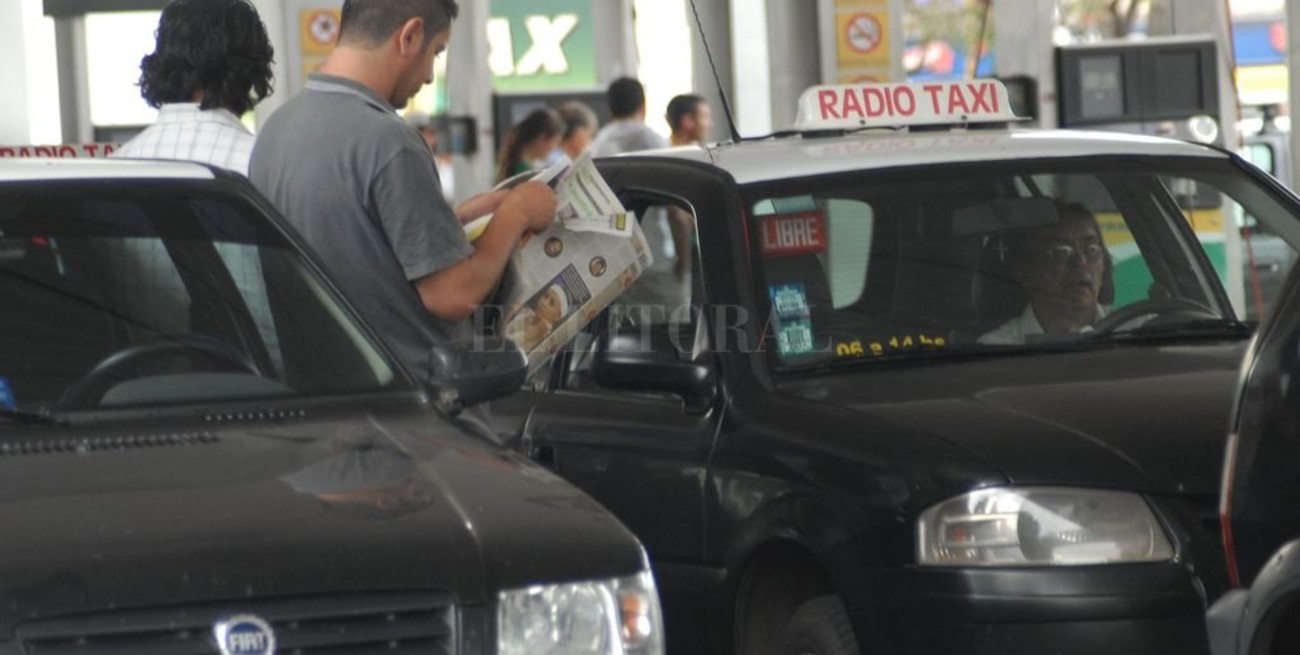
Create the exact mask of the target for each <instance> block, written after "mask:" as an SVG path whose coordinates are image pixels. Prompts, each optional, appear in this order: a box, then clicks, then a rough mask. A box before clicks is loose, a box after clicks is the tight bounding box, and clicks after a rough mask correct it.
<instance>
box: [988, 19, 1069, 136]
mask: <svg viewBox="0 0 1300 655" xmlns="http://www.w3.org/2000/svg"><path fill="white" fill-rule="evenodd" d="M993 27H994V30H995V33H996V34H997V35H998V38H997V43H996V45H995V46H994V47H995V52H996V54H997V62H998V64H997V66H998V69H997V74H998V76H999V77H1009V76H1012V75H1025V76H1028V77H1030V78H1033V79H1034V80H1035V81H1037V82H1038V113H1039V121H1038V123H1037V125H1038V126H1040V127H1046V128H1054V127H1056V125H1057V120H1058V118H1057V115H1056V52H1055V49H1056V45H1055V43H1053V41H1052V33H1053V32H1054V31H1055V29H1056V18H1055V16H1053V6H1052V3H1050V2H1043V1H1042V0H997V2H994V3H993Z"/></svg>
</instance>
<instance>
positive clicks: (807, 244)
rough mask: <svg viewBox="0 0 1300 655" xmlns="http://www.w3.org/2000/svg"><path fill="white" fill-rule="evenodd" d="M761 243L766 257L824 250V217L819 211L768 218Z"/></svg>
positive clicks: (763, 228) (764, 225)
mask: <svg viewBox="0 0 1300 655" xmlns="http://www.w3.org/2000/svg"><path fill="white" fill-rule="evenodd" d="M760 246H761V249H762V253H763V255H764V256H767V257H782V256H786V255H803V254H810V253H821V252H826V229H825V218H824V217H823V215H822V213H821V212H808V213H805V214H791V215H786V216H773V217H770V218H767V219H765V220H764V221H763V226H762V236H761V239H760Z"/></svg>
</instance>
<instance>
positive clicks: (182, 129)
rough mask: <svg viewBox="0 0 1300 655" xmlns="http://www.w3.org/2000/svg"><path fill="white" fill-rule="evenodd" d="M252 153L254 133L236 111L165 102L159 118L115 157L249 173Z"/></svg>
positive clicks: (115, 153) (120, 149) (119, 150)
mask: <svg viewBox="0 0 1300 655" xmlns="http://www.w3.org/2000/svg"><path fill="white" fill-rule="evenodd" d="M252 154H253V133H252V132H249V131H248V128H246V127H244V124H243V123H240V122H239V118H238V117H236V116H235V115H234V114H232V113H230V112H229V111H226V110H225V109H199V106H198V105H197V104H194V103H175V104H167V105H163V106H162V110H161V111H159V112H158V120H157V121H154V124H153V125H150V126H149V127H147V128H145V131H143V132H141V133H140V134H138V135H137V136H136V137H135V138H134V139H131V140H130V141H128V142H127V143H126V145H124V146H122V147H121V148H118V149H117V151H116V152H114V153H113V156H114V157H134V158H139V159H182V160H186V161H197V162H202V163H205V164H211V165H213V166H216V167H218V168H224V169H227V170H231V171H235V172H236V173H241V174H243V175H245V176H247V175H248V160H249V157H251V156H252Z"/></svg>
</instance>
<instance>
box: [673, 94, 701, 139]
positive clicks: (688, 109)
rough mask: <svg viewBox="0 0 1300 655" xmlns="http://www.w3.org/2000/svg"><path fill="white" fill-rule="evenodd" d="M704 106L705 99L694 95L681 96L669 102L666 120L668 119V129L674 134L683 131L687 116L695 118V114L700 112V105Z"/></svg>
mask: <svg viewBox="0 0 1300 655" xmlns="http://www.w3.org/2000/svg"><path fill="white" fill-rule="evenodd" d="M702 104H704V98H702V97H700V96H697V95H695V94H693V93H687V94H683V95H679V96H677V97H675V98H673V99H672V100H669V101H668V113H667V114H666V115H665V118H667V119H668V127H670V128H672V130H673V132H677V131H679V130H681V129H682V119H684V118H686V117H687V116H694V115H695V112H697V111H699V110H700V105H702Z"/></svg>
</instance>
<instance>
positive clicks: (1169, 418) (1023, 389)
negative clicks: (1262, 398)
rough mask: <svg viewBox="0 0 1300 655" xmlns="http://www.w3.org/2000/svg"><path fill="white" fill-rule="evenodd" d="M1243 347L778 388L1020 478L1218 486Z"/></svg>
mask: <svg viewBox="0 0 1300 655" xmlns="http://www.w3.org/2000/svg"><path fill="white" fill-rule="evenodd" d="M1244 350H1245V343H1243V342H1239V341H1234V342H1231V343H1218V344H1198V345H1183V346H1166V347H1133V346H1117V347H1113V348H1105V349H1101V350H1090V351H1082V352H1047V353H1032V354H1030V353H1019V354H1010V355H1000V356H984V357H978V358H962V359H955V358H954V359H945V360H929V361H925V362H914V363H911V364H906V365H903V364H884V365H880V366H875V367H872V365H870V364H864V365H863V369H862V370H861V371H860V372H858V371H854V372H849V373H844V374H835V375H828V376H824V377H820V378H816V379H806V380H802V381H800V382H798V383H795V384H791V385H788V386H786V387H784V391H785V393H790V394H795V395H799V396H802V397H805V398H815V399H818V400H820V401H821V402H825V403H831V404H834V405H838V406H843V407H848V408H851V409H855V410H858V411H860V412H863V413H868V414H871V415H874V416H877V417H880V418H884V419H886V420H889V421H891V422H894V423H898V424H903V425H906V426H908V427H909V428H913V429H920V430H924V431H926V432H928V433H930V434H933V435H935V436H937V437H939V438H942V439H945V440H947V441H949V442H952V443H955V444H957V445H960V446H963V447H966V448H968V449H970V450H971V451H973V452H975V453H976V454H978V455H980V456H982V457H983V458H984V459H986V460H987V461H989V462H990V464H991V465H992V466H995V467H997V468H998V469H999V470H1000V471H1002V472H1003V474H1004V475H1006V476H1007V478H1008V479H1009V480H1010V481H1011V483H1012V484H1020V485H1034V484H1040V485H1080V486H1089V487H1106V488H1124V489H1133V490H1142V491H1149V492H1153V493H1174V494H1189V495H1191V494H1195V495H1203V494H1214V493H1217V491H1218V486H1219V476H1220V473H1221V462H1222V457H1223V447H1224V441H1225V439H1226V435H1227V425H1228V414H1229V411H1230V407H1231V404H1232V394H1233V391H1234V389H1235V387H1236V380H1237V371H1238V367H1239V364H1240V361H1241V357H1242V355H1243V354H1244Z"/></svg>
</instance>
